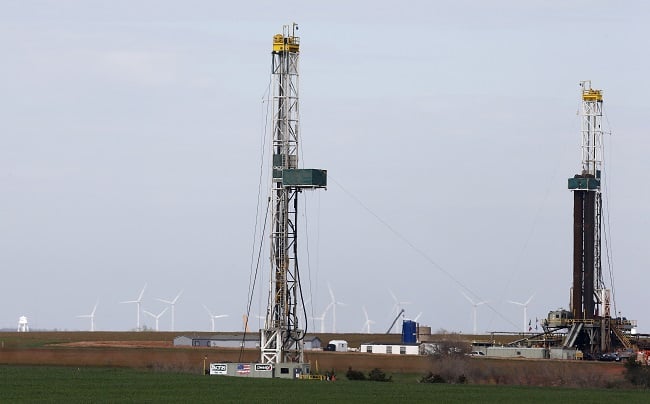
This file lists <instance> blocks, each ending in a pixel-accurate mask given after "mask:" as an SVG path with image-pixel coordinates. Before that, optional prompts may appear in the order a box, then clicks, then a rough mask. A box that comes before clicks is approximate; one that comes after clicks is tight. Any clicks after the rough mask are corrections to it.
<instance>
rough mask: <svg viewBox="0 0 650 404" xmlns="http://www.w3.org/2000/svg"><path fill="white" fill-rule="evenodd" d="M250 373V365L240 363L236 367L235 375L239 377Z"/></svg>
mask: <svg viewBox="0 0 650 404" xmlns="http://www.w3.org/2000/svg"><path fill="white" fill-rule="evenodd" d="M250 372H251V365H250V364H248V363H240V364H239V365H237V373H239V374H240V375H247V374H249V373H250Z"/></svg>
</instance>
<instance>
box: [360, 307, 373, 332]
mask: <svg viewBox="0 0 650 404" xmlns="http://www.w3.org/2000/svg"><path fill="white" fill-rule="evenodd" d="M361 308H362V309H363V315H364V316H365V317H366V322H365V323H363V327H362V328H361V331H362V332H363V330H365V332H366V334H370V324H375V322H374V321H372V320H371V319H370V318H368V312H367V311H366V306H361Z"/></svg>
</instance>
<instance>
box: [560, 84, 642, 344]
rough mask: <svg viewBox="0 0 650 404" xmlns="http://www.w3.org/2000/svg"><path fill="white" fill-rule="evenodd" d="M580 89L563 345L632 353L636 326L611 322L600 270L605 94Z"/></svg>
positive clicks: (587, 86)
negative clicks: (631, 334) (579, 140)
mask: <svg viewBox="0 0 650 404" xmlns="http://www.w3.org/2000/svg"><path fill="white" fill-rule="evenodd" d="M580 86H581V87H582V90H581V96H582V107H581V113H580V117H581V130H580V131H581V135H582V136H581V137H582V147H581V149H582V167H581V171H580V174H576V175H575V176H574V177H573V178H569V182H568V185H569V189H570V190H571V191H573V286H572V287H571V301H570V312H571V313H570V317H571V318H570V320H569V321H567V323H566V324H564V323H563V322H562V323H561V324H559V325H560V326H563V325H566V326H568V328H569V331H568V332H567V335H566V337H565V340H564V343H563V345H564V346H565V347H573V346H577V347H579V348H581V349H583V350H588V351H589V352H591V353H597V352H608V351H610V350H611V349H612V347H613V346H614V345H616V346H622V347H623V348H630V347H631V342H630V340H629V338H628V335H629V332H630V331H631V330H632V329H633V328H634V327H635V326H636V321H634V320H627V319H626V318H621V317H617V318H612V317H611V302H610V300H611V293H610V290H609V289H608V288H606V286H605V282H604V280H603V271H602V266H601V232H602V228H601V223H602V220H601V218H602V194H601V170H602V168H603V129H602V118H603V94H602V91H601V90H596V89H593V88H591V81H583V82H581V83H580Z"/></svg>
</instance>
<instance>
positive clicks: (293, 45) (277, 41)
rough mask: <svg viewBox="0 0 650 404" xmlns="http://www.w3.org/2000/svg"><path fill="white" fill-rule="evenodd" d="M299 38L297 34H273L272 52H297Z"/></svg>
mask: <svg viewBox="0 0 650 404" xmlns="http://www.w3.org/2000/svg"><path fill="white" fill-rule="evenodd" d="M299 49H300V39H299V38H298V37H297V36H286V37H285V36H283V35H282V34H276V35H273V52H296V53H297V52H298V51H299Z"/></svg>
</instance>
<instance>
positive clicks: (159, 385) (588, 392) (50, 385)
mask: <svg viewBox="0 0 650 404" xmlns="http://www.w3.org/2000/svg"><path fill="white" fill-rule="evenodd" d="M0 386H1V388H0V402H12V403H15V402H156V403H158V402H194V403H195V402H217V401H218V402H282V403H305V402H355V403H378V402H409V403H411V402H440V403H456V402H458V403H468V402H469V403H493V402H494V403H497V402H498V403H549V402H571V403H580V402H584V403H587V402H589V403H606V402H607V403H618V402H625V403H645V402H648V401H649V400H650V392H648V391H643V390H618V389H609V390H600V389H598V390H597V389H565V388H548V387H546V388H537V387H517V386H478V385H449V384H419V383H417V376H415V375H413V376H408V375H399V377H398V378H397V379H396V380H395V381H394V382H392V383H378V382H367V381H364V382H353V381H348V380H346V379H345V378H344V377H342V379H341V380H338V381H336V382H320V381H298V380H279V379H246V378H229V377H220V376H203V375H192V374H177V373H162V372H152V371H142V370H133V369H115V368H76V367H40V366H0Z"/></svg>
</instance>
